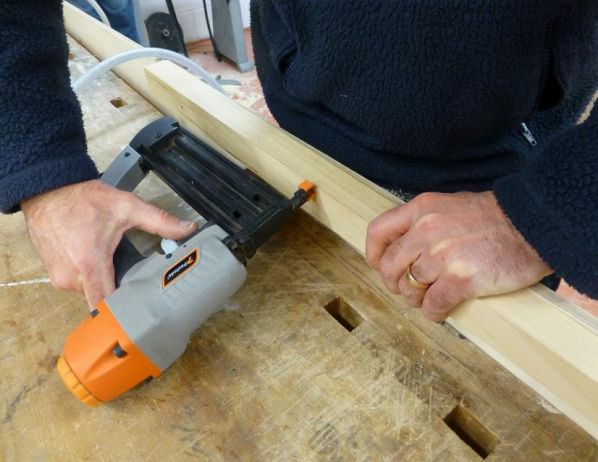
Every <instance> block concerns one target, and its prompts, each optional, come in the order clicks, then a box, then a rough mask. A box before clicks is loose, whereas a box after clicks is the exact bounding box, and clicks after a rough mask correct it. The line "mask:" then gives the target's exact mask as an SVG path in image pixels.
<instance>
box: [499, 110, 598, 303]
mask: <svg viewBox="0 0 598 462" xmlns="http://www.w3.org/2000/svg"><path fill="white" fill-rule="evenodd" d="M494 192H495V194H496V197H497V199H498V202H499V204H500V206H501V207H502V208H503V210H504V211H505V213H506V214H507V216H508V217H509V218H510V220H511V221H512V223H513V224H514V225H515V227H516V228H517V229H518V230H519V232H521V234H523V236H524V237H525V238H526V240H527V241H528V242H529V243H530V244H531V245H532V246H533V247H534V248H535V249H536V251H537V252H538V253H539V254H540V256H541V257H542V258H543V259H544V261H546V262H547V263H548V264H549V265H550V266H551V267H552V268H553V269H554V271H555V272H556V273H557V274H558V275H559V276H561V277H562V278H564V279H565V280H566V281H567V282H568V283H569V284H571V285H572V286H573V287H575V289H577V290H578V291H579V292H581V293H584V294H586V295H588V296H590V297H592V298H598V109H597V108H595V109H594V110H593V111H592V113H591V115H590V117H589V118H588V119H587V120H586V121H585V122H584V123H583V124H580V125H577V126H575V127H572V128H570V129H569V130H567V131H565V132H564V133H562V134H561V135H560V136H559V137H558V138H556V139H555V140H554V141H553V142H552V143H550V144H549V145H548V146H546V147H545V149H544V150H543V152H542V153H541V155H539V156H538V157H537V158H536V159H535V160H534V161H532V162H530V163H529V164H528V165H527V167H526V168H524V169H523V170H522V171H520V172H518V173H515V174H513V175H509V176H506V177H504V178H501V179H500V180H498V181H497V182H496V183H495V185H494Z"/></svg>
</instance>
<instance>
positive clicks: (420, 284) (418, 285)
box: [407, 263, 430, 290]
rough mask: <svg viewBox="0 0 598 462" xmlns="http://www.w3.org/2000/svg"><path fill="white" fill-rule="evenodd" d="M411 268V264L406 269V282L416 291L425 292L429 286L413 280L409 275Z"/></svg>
mask: <svg viewBox="0 0 598 462" xmlns="http://www.w3.org/2000/svg"><path fill="white" fill-rule="evenodd" d="M412 266H413V263H411V264H410V265H409V266H408V267H407V280H408V281H409V284H411V285H412V286H413V287H415V288H416V289H421V290H426V289H427V288H428V287H430V284H424V283H423V282H419V281H418V280H417V279H415V278H414V277H413V274H411V267H412Z"/></svg>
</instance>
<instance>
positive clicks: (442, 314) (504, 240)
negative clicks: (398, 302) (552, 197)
mask: <svg viewBox="0 0 598 462" xmlns="http://www.w3.org/2000/svg"><path fill="white" fill-rule="evenodd" d="M366 257H367V260H368V262H369V264H370V265H371V266H372V267H373V268H374V269H376V270H378V271H380V273H381V274H382V279H383V281H384V285H385V286H386V287H387V289H388V290H389V291H390V292H392V293H396V294H398V293H400V294H402V295H403V297H404V299H405V301H406V302H407V303H408V304H409V305H411V306H414V307H421V308H422V310H423V313H424V315H425V316H426V317H427V318H428V319H430V320H432V321H442V320H444V319H446V317H447V316H448V315H449V313H450V312H451V311H452V310H453V308H455V307H456V306H457V305H459V304H460V303H461V302H462V301H464V300H467V299H470V298H474V297H480V296H485V295H496V294H502V293H507V292H512V291H515V290H517V289H521V288H523V287H528V286H531V285H532V284H534V283H536V282H538V281H540V280H541V279H542V278H544V277H545V276H548V275H549V274H551V273H552V270H551V269H550V267H549V266H548V265H547V264H546V263H545V262H544V261H543V260H542V259H541V258H540V256H539V255H538V254H537V252H536V251H535V250H534V249H533V248H532V247H531V245H530V244H528V243H527V241H526V240H525V239H524V238H523V236H522V235H521V234H520V233H519V231H517V229H515V227H514V226H513V224H512V223H511V222H510V221H509V219H508V218H507V216H506V215H505V214H504V212H503V211H502V210H501V208H500V207H499V205H498V203H497V201H496V198H495V197H494V194H493V193H492V192H483V193H453V194H440V193H424V194H420V195H419V196H417V197H416V198H415V199H413V200H412V201H410V202H408V203H407V204H405V205H403V206H400V207H397V208H395V209H392V210H389V211H388V212H386V213H384V214H382V215H380V216H379V217H378V218H376V219H375V220H373V221H372V222H371V223H370V224H369V226H368V235H367V242H366ZM409 272H410V273H411V276H412V277H413V279H415V281H413V280H412V281H410V280H409V277H408V276H409ZM418 283H419V284H418ZM416 286H419V287H416Z"/></svg>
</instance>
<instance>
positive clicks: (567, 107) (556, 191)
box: [251, 0, 598, 298]
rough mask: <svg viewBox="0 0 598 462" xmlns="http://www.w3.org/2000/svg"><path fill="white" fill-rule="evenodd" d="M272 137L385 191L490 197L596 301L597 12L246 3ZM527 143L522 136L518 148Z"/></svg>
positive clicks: (446, 0) (319, 0) (464, 5)
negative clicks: (295, 141) (289, 137)
mask: <svg viewBox="0 0 598 462" xmlns="http://www.w3.org/2000/svg"><path fill="white" fill-rule="evenodd" d="M251 13H252V16H251V18H252V35H253V43H254V51H255V61H256V67H257V71H258V75H259V77H260V80H261V82H262V87H263V89H264V93H265V95H266V101H267V103H268V106H269V108H270V109H271V111H272V114H273V115H274V116H275V117H276V119H277V120H278V122H279V123H280V125H281V126H282V127H283V128H285V129H287V130H288V131H290V132H291V133H293V134H295V135H296V136H298V137H299V138H302V139H304V140H305V141H307V142H308V143H310V144H312V145H314V146H316V147H318V148H319V149H321V150H322V151H324V152H326V153H327V154H329V155H331V156H332V157H334V158H336V159H337V160H339V161H340V162H342V163H344V164H345V165H348V166H349V167H351V168H352V169H354V170H356V171H357V172H360V173H361V174H363V175H364V176H366V177H368V178H370V179H371V180H373V181H374V182H376V183H378V184H380V185H382V186H385V187H387V188H390V189H395V190H403V191H409V192H413V193H417V192H421V191H449V192H450V191H458V190H470V191H482V190H490V189H494V192H495V194H496V196H497V198H498V201H499V203H500V205H501V207H502V208H503V210H504V211H505V212H506V214H507V215H508V216H509V218H510V219H511V221H512V222H513V223H514V225H515V226H516V227H517V228H518V230H519V231H520V232H521V233H522V234H523V235H524V236H525V238H526V239H527V240H528V242H530V243H531V244H532V246H534V247H535V248H536V249H537V251H538V253H539V254H540V255H541V256H542V257H543V258H544V259H545V261H547V262H548V263H549V264H550V265H551V266H552V268H553V269H554V270H555V271H556V273H557V274H559V275H560V276H561V277H564V278H565V279H566V280H567V281H568V282H569V283H571V284H572V285H573V286H575V288H576V289H578V290H579V291H581V292H583V293H586V294H588V295H590V296H592V297H594V298H598V120H597V119H598V115H597V114H596V112H597V111H594V113H592V116H591V117H590V118H589V119H588V120H587V121H586V122H585V123H583V124H582V125H579V126H576V123H577V122H578V121H579V119H580V117H581V114H582V113H583V112H584V110H586V109H588V107H589V106H590V105H591V104H590V103H591V100H592V96H593V95H594V93H595V92H596V90H597V89H598V0H551V1H546V0H526V1H523V0H471V1H462V0H396V1H389V0H368V1H364V0H343V1H336V0H276V1H274V0H253V2H252V12H251ZM525 129H529V132H527V133H526V134H524V131H525Z"/></svg>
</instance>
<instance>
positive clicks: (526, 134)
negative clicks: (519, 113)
mask: <svg viewBox="0 0 598 462" xmlns="http://www.w3.org/2000/svg"><path fill="white" fill-rule="evenodd" d="M521 134H522V135H523V137H524V138H525V139H526V140H527V142H528V143H529V144H530V146H536V145H537V144H538V142H537V141H536V138H534V135H533V134H532V132H531V130H530V129H529V128H528V126H527V124H526V123H525V122H521Z"/></svg>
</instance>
